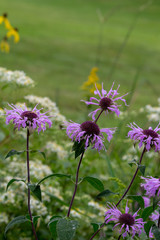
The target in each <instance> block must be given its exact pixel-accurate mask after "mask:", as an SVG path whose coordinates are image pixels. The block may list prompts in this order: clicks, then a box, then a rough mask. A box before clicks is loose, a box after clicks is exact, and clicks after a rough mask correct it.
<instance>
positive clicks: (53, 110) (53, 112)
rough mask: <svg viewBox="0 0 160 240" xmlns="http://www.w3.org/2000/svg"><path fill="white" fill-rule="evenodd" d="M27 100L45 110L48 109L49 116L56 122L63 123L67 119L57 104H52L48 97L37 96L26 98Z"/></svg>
mask: <svg viewBox="0 0 160 240" xmlns="http://www.w3.org/2000/svg"><path fill="white" fill-rule="evenodd" d="M25 99H26V100H28V101H29V102H30V103H32V104H40V105H41V106H42V107H44V108H45V109H48V111H49V113H48V114H49V115H50V116H53V117H54V120H56V121H60V122H63V121H65V120H66V118H65V117H64V116H63V115H61V114H60V113H59V109H58V107H57V106H56V103H55V102H52V101H51V99H49V98H48V97H38V96H35V95H28V96H25Z"/></svg>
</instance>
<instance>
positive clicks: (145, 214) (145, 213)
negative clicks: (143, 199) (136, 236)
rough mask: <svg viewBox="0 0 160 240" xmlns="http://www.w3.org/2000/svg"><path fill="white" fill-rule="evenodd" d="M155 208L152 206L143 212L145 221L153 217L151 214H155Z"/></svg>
mask: <svg viewBox="0 0 160 240" xmlns="http://www.w3.org/2000/svg"><path fill="white" fill-rule="evenodd" d="M153 211H154V210H153V206H150V207H147V208H145V209H144V210H143V212H142V216H141V217H142V218H143V221H146V219H147V218H148V217H149V216H150V215H151V213H152V212H153Z"/></svg>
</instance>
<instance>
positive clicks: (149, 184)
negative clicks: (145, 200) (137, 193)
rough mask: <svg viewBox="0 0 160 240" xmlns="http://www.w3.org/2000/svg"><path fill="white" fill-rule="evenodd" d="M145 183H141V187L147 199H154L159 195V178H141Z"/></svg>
mask: <svg viewBox="0 0 160 240" xmlns="http://www.w3.org/2000/svg"><path fill="white" fill-rule="evenodd" d="M141 178H142V179H143V180H144V181H145V183H141V187H144V189H145V190H146V195H147V196H148V197H155V196H156V195H157V196H159V195H160V178H154V177H151V176H150V177H146V178H145V177H141Z"/></svg>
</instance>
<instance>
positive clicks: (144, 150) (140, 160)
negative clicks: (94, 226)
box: [89, 147, 146, 240]
mask: <svg viewBox="0 0 160 240" xmlns="http://www.w3.org/2000/svg"><path fill="white" fill-rule="evenodd" d="M145 152H146V148H145V147H144V149H143V152H142V154H141V157H140V159H139V163H138V164H141V162H142V158H143V156H144V153H145ZM138 169H139V166H138V167H137V169H136V171H135V174H134V175H133V178H132V180H131V182H130V184H129V186H128V188H127V190H126V191H125V193H124V194H123V196H122V197H121V199H120V200H119V201H118V202H117V204H116V207H117V206H118V205H119V204H120V202H121V201H122V199H123V198H124V197H125V196H126V194H127V192H128V191H129V189H130V187H131V186H132V184H133V182H134V179H135V177H136V175H137V173H138ZM104 226H105V222H104V223H103V224H102V225H101V227H100V228H99V229H98V230H97V231H96V232H95V233H94V234H93V235H92V237H91V238H90V239H89V240H91V239H93V238H94V237H95V236H96V235H97V234H98V233H99V232H100V231H101V229H102V228H103V227H104ZM119 237H121V235H120V236H119ZM118 239H120V238H118Z"/></svg>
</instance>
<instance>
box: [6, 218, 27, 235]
mask: <svg viewBox="0 0 160 240" xmlns="http://www.w3.org/2000/svg"><path fill="white" fill-rule="evenodd" d="M25 222H29V219H27V218H26V216H19V217H16V218H14V219H13V220H12V221H11V222H9V223H8V225H7V226H6V228H5V231H4V235H5V237H6V233H7V231H8V230H9V229H10V228H11V227H13V226H14V225H16V224H21V223H25Z"/></svg>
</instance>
